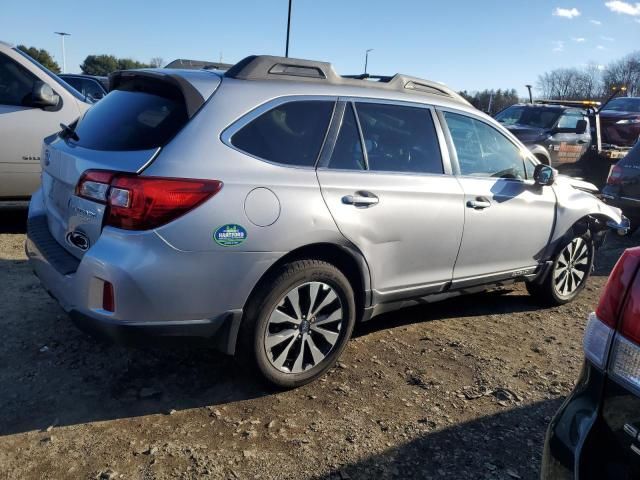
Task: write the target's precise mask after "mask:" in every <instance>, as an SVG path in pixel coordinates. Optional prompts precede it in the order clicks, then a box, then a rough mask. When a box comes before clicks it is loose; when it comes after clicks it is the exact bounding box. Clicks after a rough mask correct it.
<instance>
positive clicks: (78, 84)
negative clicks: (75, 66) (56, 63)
mask: <svg viewBox="0 0 640 480" xmlns="http://www.w3.org/2000/svg"><path fill="white" fill-rule="evenodd" d="M61 78H62V79H63V80H64V81H65V82H67V83H68V84H69V85H71V86H72V87H73V88H75V89H76V90H77V91H79V92H80V93H84V89H83V88H82V79H80V78H76V77H61Z"/></svg>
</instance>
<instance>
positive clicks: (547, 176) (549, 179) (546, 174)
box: [533, 163, 556, 186]
mask: <svg viewBox="0 0 640 480" xmlns="http://www.w3.org/2000/svg"><path fill="white" fill-rule="evenodd" d="M533 179H534V181H535V182H536V185H541V186H549V185H553V182H555V181H556V170H555V169H553V168H551V167H550V166H549V165H544V164H542V163H539V164H538V165H536V168H535V169H534V171H533Z"/></svg>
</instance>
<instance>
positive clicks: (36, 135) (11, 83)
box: [0, 41, 91, 203]
mask: <svg viewBox="0 0 640 480" xmlns="http://www.w3.org/2000/svg"><path fill="white" fill-rule="evenodd" d="M90 106H91V103H89V102H87V101H85V99H84V97H83V96H82V95H81V94H80V93H78V92H77V91H76V90H74V89H73V87H71V86H70V85H68V84H67V83H65V82H64V81H63V80H61V79H60V78H58V77H57V76H56V75H55V74H53V73H52V72H50V71H49V70H47V69H46V68H45V67H43V66H42V65H40V64H39V63H38V62H36V61H35V60H34V59H32V58H31V57H29V56H28V55H27V54H26V53H24V52H22V51H20V50H18V49H17V48H16V47H14V46H13V45H10V44H8V43H5V42H1V41H0V145H2V147H1V148H0V203H6V202H7V201H16V200H23V199H28V198H29V197H30V196H31V194H32V193H33V192H35V191H36V189H37V188H38V185H39V183H40V151H41V150H42V139H43V138H45V137H47V136H49V135H51V134H53V133H56V132H58V131H59V130H60V124H61V123H62V124H65V125H68V124H70V123H72V122H74V121H75V120H76V119H77V118H78V117H79V116H80V115H81V114H82V113H83V112H84V111H85V110H86V109H87V108H89V107H90Z"/></svg>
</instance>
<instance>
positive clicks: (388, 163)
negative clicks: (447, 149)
mask: <svg viewBox="0 0 640 480" xmlns="http://www.w3.org/2000/svg"><path fill="white" fill-rule="evenodd" d="M356 111H357V114H358V119H359V120H360V126H361V128H362V135H363V137H364V145H365V148H366V150H367V160H368V165H369V170H372V171H378V172H414V173H444V170H443V167H442V157H441V155H440V146H439V143H438V137H437V135H436V129H435V126H434V125H433V118H432V117H431V111H430V110H428V109H426V108H417V107H405V106H400V105H388V104H378V103H356Z"/></svg>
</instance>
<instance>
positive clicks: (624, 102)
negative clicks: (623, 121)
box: [604, 97, 640, 112]
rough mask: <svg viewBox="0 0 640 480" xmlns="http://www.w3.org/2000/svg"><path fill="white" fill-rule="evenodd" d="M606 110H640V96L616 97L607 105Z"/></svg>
mask: <svg viewBox="0 0 640 480" xmlns="http://www.w3.org/2000/svg"><path fill="white" fill-rule="evenodd" d="M604 110H613V111H615V112H640V98H631V97H620V98H614V99H613V100H611V101H610V102H609V103H607V104H606V105H605V107H604Z"/></svg>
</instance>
